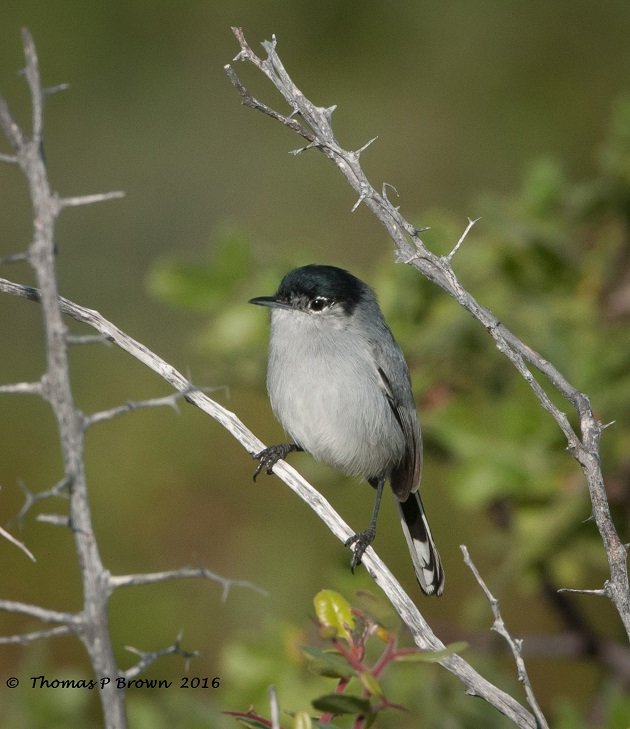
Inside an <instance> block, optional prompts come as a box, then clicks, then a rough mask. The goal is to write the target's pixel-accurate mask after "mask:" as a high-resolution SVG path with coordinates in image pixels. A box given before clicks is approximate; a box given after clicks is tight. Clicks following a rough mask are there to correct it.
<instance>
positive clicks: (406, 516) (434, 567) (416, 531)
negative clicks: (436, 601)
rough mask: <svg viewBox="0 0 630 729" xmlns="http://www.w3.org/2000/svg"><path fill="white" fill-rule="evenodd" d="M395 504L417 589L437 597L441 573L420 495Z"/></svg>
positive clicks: (414, 494) (438, 556)
mask: <svg viewBox="0 0 630 729" xmlns="http://www.w3.org/2000/svg"><path fill="white" fill-rule="evenodd" d="M396 502H397V504H398V510H399V511H400V523H401V525H402V530H403V533H404V535H405V539H406V540H407V545H408V547H409V552H410V553H411V560H412V562H413V567H414V570H415V572H416V578H417V580H418V582H419V584H420V588H421V589H422V592H424V593H425V594H426V595H441V594H442V592H444V570H443V569H442V563H441V562H440V555H439V554H438V551H437V548H436V546H435V543H434V542H433V537H432V536H431V530H430V529H429V522H428V521H427V518H426V516H425V514H424V509H423V508H422V501H420V496H419V495H418V493H413V494H410V495H409V498H408V499H407V501H398V499H396Z"/></svg>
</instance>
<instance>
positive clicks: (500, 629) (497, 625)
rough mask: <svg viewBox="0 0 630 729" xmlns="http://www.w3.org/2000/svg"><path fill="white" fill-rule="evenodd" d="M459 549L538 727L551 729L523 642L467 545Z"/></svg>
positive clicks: (462, 545)
mask: <svg viewBox="0 0 630 729" xmlns="http://www.w3.org/2000/svg"><path fill="white" fill-rule="evenodd" d="M459 548H460V549H461V550H462V554H463V555H464V564H466V565H467V566H468V567H469V569H470V571H471V572H472V573H473V575H474V577H475V579H476V580H477V583H478V584H479V586H480V587H481V589H482V590H483V593H484V595H485V596H486V598H487V600H488V602H489V603H490V609H491V610H492V615H493V616H494V623H493V624H492V630H494V631H495V632H496V633H498V634H499V635H500V636H501V637H502V638H503V639H504V640H505V642H506V643H507V644H508V645H509V646H510V650H511V651H512V655H513V656H514V662H515V663H516V671H517V675H518V680H519V681H520V682H521V683H522V684H523V688H524V689H525V695H526V696H527V703H528V704H529V706H530V708H531V710H532V712H533V713H534V716H535V717H536V721H537V722H538V727H539V729H549V725H548V724H547V720H546V719H545V716H544V714H543V713H542V710H541V708H540V705H539V704H538V700H537V699H536V696H535V694H534V690H533V688H532V684H531V681H530V680H529V675H528V673H527V668H526V667H525V661H524V660H523V656H522V647H523V641H522V640H518V639H515V638H512V636H511V635H510V632H509V631H508V629H507V628H506V627H505V622H504V621H503V616H502V615H501V611H500V610H499V601H498V600H497V598H496V597H495V596H494V595H493V594H492V593H491V592H490V589H489V588H488V586H487V585H486V583H485V581H484V579H483V577H482V576H481V575H480V574H479V570H478V569H477V567H476V566H475V564H474V562H473V561H472V559H471V557H470V554H469V552H468V548H467V547H466V545H464V544H461V545H460V547H459Z"/></svg>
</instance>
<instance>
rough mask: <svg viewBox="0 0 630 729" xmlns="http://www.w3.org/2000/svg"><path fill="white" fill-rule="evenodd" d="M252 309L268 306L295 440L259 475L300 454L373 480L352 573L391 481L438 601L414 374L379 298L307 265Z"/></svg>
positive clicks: (343, 275)
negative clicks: (366, 521)
mask: <svg viewBox="0 0 630 729" xmlns="http://www.w3.org/2000/svg"><path fill="white" fill-rule="evenodd" d="M250 303H251V304H259V305H261V306H268V307H270V308H271V339H270V344H269V366H268V371H267V389H268V391H269V399H270V400H271V407H272V409H273V411H274V413H275V415H276V417H277V418H278V420H279V421H280V423H281V424H282V426H283V427H284V429H285V430H286V431H287V433H288V434H289V435H290V437H291V438H292V439H293V441H294V442H293V443H289V444H283V445H276V446H271V447H269V448H265V450H264V451H261V452H260V453H258V454H256V455H255V456H254V457H255V458H256V459H258V461H259V463H258V467H257V468H256V471H255V473H254V479H255V478H256V476H257V475H258V474H259V473H260V471H261V470H262V469H263V468H266V471H267V473H269V474H270V473H272V468H273V466H274V464H275V463H276V462H277V461H278V460H280V459H281V458H285V457H286V456H287V454H288V453H290V452H292V451H301V450H304V451H306V452H308V453H310V454H311V455H312V456H313V457H314V458H315V459H317V460H318V461H322V462H323V463H326V464H328V465H330V466H332V467H333V468H337V469H338V470H340V471H342V472H343V473H345V474H347V475H355V476H363V477H364V478H365V479H367V481H368V482H369V483H370V484H371V485H372V486H373V487H374V488H375V489H376V503H375V505H374V511H373V513H372V519H371V521H370V524H369V526H368V528H367V529H366V530H365V531H362V532H359V533H357V534H355V535H354V536H353V537H351V538H350V539H348V541H347V542H346V546H350V545H354V547H353V556H352V562H351V566H352V569H353V570H354V568H355V567H356V566H357V565H359V564H360V563H361V557H362V555H363V553H364V552H365V550H366V549H367V548H368V546H369V545H370V544H371V543H372V542H373V541H374V537H375V536H376V522H377V517H378V509H379V505H380V502H381V496H382V493H383V486H384V484H385V481H389V482H390V484H391V487H392V491H393V492H394V495H395V497H396V503H397V504H398V509H399V511H400V518H401V524H402V528H403V532H404V534H405V538H406V540H407V544H408V546H409V551H410V552H411V559H412V561H413V566H414V569H415V572H416V577H417V579H418V582H419V583H420V587H421V588H422V590H423V592H425V593H426V594H427V595H441V594H442V592H443V590H444V571H443V570H442V564H441V562H440V557H439V554H438V551H437V549H436V547H435V544H434V543H433V538H432V536H431V530H430V529H429V524H428V522H427V519H426V516H425V513H424V509H423V507H422V502H421V501H420V496H419V493H418V486H419V484H420V472H421V468H422V439H421V435H420V426H419V423H418V415H417V413H416V406H415V403H414V399H413V394H412V392H411V381H410V379H409V369H408V367H407V363H406V362H405V359H404V357H403V354H402V352H401V351H400V347H399V346H398V344H397V343H396V341H395V339H394V337H393V335H392V333H391V331H390V329H389V327H388V326H387V324H386V323H385V319H384V318H383V314H382V313H381V310H380V307H379V305H378V302H377V300H376V296H375V294H374V292H373V291H372V289H371V288H370V287H369V286H367V284H365V283H363V281H360V280H359V279H358V278H356V277H355V276H353V275H352V274H351V273H348V271H344V270H342V269H341V268H336V267H334V266H320V265H315V264H311V265H309V266H303V267H302V268H296V269H295V270H293V271H291V272H290V273H288V274H287V275H286V276H285V277H284V278H283V279H282V281H281V283H280V287H279V288H278V291H277V293H276V294H275V295H274V296H258V297H256V298H254V299H251V300H250Z"/></svg>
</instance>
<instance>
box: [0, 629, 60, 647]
mask: <svg viewBox="0 0 630 729" xmlns="http://www.w3.org/2000/svg"><path fill="white" fill-rule="evenodd" d="M73 632H74V631H73V630H72V628H71V627H70V626H69V625H57V626H56V627H55V628H48V629H47V630H34V631H32V632H31V633H21V634H19V635H2V636H0V645H29V643H34V642H35V641H36V640H47V639H48V638H59V637H62V636H65V635H72V633H73Z"/></svg>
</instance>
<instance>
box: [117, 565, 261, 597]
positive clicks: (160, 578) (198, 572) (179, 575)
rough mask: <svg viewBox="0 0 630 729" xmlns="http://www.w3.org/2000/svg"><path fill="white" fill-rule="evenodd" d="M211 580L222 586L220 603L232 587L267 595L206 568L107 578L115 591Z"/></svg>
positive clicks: (250, 583) (249, 583) (249, 585)
mask: <svg viewBox="0 0 630 729" xmlns="http://www.w3.org/2000/svg"><path fill="white" fill-rule="evenodd" d="M200 577H201V578H203V579H206V580H212V581H213V582H218V583H219V584H220V585H222V586H223V594H222V596H221V600H222V602H225V601H226V600H227V597H228V594H229V592H230V590H231V588H232V587H246V588H248V589H250V590H254V591H255V592H258V593H259V594H261V595H265V596H266V595H267V594H268V593H267V591H266V590H263V589H262V587H259V586H258V585H256V584H254V583H253V582H249V581H247V580H234V579H231V578H229V577H222V576H221V575H218V574H216V572H211V571H210V570H209V569H207V568H206V567H181V568H180V569H177V570H166V571H164V572H146V573H140V574H135V575H112V576H111V577H110V578H109V584H110V588H111V589H112V590H115V589H117V588H119V587H137V586H138V585H154V584H157V583H158V582H167V581H169V580H185V579H199V578H200Z"/></svg>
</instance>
